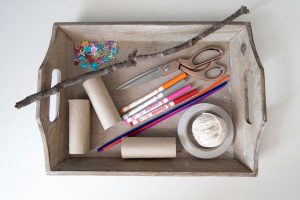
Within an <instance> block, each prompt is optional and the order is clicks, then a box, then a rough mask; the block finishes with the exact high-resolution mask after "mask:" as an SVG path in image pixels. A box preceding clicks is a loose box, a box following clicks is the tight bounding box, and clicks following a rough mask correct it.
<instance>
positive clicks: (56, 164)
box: [37, 22, 267, 176]
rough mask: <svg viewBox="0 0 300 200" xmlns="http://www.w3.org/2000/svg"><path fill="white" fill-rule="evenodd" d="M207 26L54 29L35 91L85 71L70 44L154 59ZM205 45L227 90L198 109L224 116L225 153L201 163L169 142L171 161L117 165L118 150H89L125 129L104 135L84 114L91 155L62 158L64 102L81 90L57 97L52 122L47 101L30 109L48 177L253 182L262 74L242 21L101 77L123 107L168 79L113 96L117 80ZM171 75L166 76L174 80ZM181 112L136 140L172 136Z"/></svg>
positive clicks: (262, 119)
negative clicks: (230, 138) (114, 46)
mask: <svg viewBox="0 0 300 200" xmlns="http://www.w3.org/2000/svg"><path fill="white" fill-rule="evenodd" d="M211 24H212V23H210V22H182V23H173V22H171V23H170V22H161V23H158V22H155V23H56V24H54V25H53V33H52V38H51V42H50V45H49V49H48V52H47V55H46V57H45V59H44V61H43V63H42V65H41V67H40V69H39V81H38V89H39V90H44V89H47V88H49V87H50V86H51V74H52V71H53V70H54V69H58V70H59V71H60V73H61V79H62V80H64V79H67V78H71V77H73V76H76V75H79V74H82V73H85V72H87V71H86V70H82V69H81V68H80V67H79V66H75V65H74V64H73V48H74V44H75V43H78V42H80V41H82V40H95V41H104V40H113V41H116V42H117V43H118V46H119V48H120V51H119V52H120V53H119V55H118V56H117V59H116V61H115V62H118V61H122V60H124V59H127V56H128V54H129V53H130V52H131V51H132V50H133V49H134V48H137V49H138V53H139V54H146V53H150V52H156V51H159V50H162V49H165V48H169V47H172V46H174V45H177V44H179V43H182V42H183V41H186V40H188V39H190V38H192V37H194V36H195V35H197V34H198V33H199V32H201V31H203V30H205V29H206V28H207V27H209V26H210V25H211ZM209 45H213V46H218V47H221V48H222V49H223V50H224V52H225V54H224V56H223V58H222V59H221V60H220V63H222V64H224V65H226V66H227V72H228V73H229V74H230V77H231V80H230V84H228V85H227V86H226V88H224V89H223V90H221V91H219V92H218V93H216V94H214V95H212V96H211V97H209V98H208V99H206V100H205V101H204V102H210V103H213V104H216V105H219V106H221V107H222V108H224V109H225V110H227V111H228V113H229V114H230V115H231V116H232V118H233V122H234V127H235V137H234V142H233V145H232V147H231V148H230V149H229V150H228V151H227V152H226V153H225V154H224V155H222V156H220V157H218V158H215V159H210V160H202V159H198V158H195V157H193V156H191V155H190V154H188V153H187V152H186V151H185V150H184V149H183V148H182V146H181V144H180V143H179V141H178V139H177V157H176V158H174V159H133V160H123V159H122V158H121V156H120V147H119V146H120V145H118V146H116V147H114V148H112V149H110V150H109V151H107V152H105V153H102V154H97V153H95V151H94V149H95V148H96V147H97V146H99V145H101V144H103V143H104V142H105V141H107V140H109V139H110V138H113V137H114V136H116V135H118V134H121V133H122V132H123V131H125V130H126V129H128V128H127V127H124V125H122V123H119V124H118V125H116V126H114V127H113V128H111V129H109V130H108V131H106V132H104V131H103V129H102V127H101V125H100V123H99V120H98V118H97V116H96V114H95V112H94V110H92V113H91V119H92V121H91V146H92V149H91V152H90V153H88V154H85V155H72V156H71V155H69V153H68V152H69V151H68V129H69V127H68V101H67V100H68V99H76V98H88V97H87V95H86V93H85V91H84V90H83V87H82V85H81V84H78V85H75V86H71V87H69V88H67V89H65V90H63V91H62V92H60V94H59V95H58V97H57V98H58V104H57V105H58V116H57V118H56V119H55V120H54V121H53V122H50V120H49V104H50V103H49V102H50V100H49V98H47V99H43V100H41V101H39V102H38V103H37V122H38V125H39V128H40V131H41V135H42V140H43V144H44V151H45V160H46V162H45V163H46V170H47V173H48V174H93V175H191V176H197V175H213V176H224V175H226V176H255V175H257V171H258V149H259V141H260V137H261V132H262V130H263V128H264V126H265V123H266V120H267V117H266V104H265V87H264V71H263V67H262V65H261V62H260V60H259V58H258V55H257V52H256V49H255V46H254V42H253V37H252V32H251V25H250V23H248V22H238V23H232V24H230V25H227V26H225V27H223V28H222V29H220V30H218V31H217V32H215V33H213V34H211V35H209V36H208V37H206V38H204V39H203V40H201V41H200V42H198V43H197V44H196V45H195V46H194V47H192V48H189V49H186V50H184V51H181V52H179V53H176V54H174V55H171V56H168V57H164V58H158V59H152V60H149V61H147V62H139V63H137V67H135V68H130V69H126V70H119V71H115V72H113V73H111V74H109V75H107V76H104V77H103V81H104V82H105V84H106V86H107V89H108V90H109V93H110V94H111V96H112V98H113V100H114V102H115V105H116V107H117V108H121V107H122V106H124V105H126V104H128V103H130V102H131V101H133V100H135V99H136V98H138V97H140V96H141V95H143V94H146V93H147V92H149V91H151V90H153V89H154V88H156V87H157V86H159V85H160V84H162V83H163V82H165V81H166V80H168V79H170V78H171V76H167V77H164V78H160V79H157V80H153V81H151V82H150V83H149V84H147V85H146V86H147V87H145V86H141V87H137V88H134V89H128V90H124V91H121V92H120V91H117V90H116V89H115V88H116V87H117V86H119V85H121V84H122V83H124V82H125V81H127V80H129V79H131V78H133V77H135V76H136V75H139V74H141V73H142V72H145V71H147V70H148V69H150V68H152V67H154V66H157V65H158V64H163V63H165V62H167V61H169V60H171V59H174V58H177V57H188V56H190V55H192V54H193V53H194V52H195V51H197V50H199V49H200V48H203V47H206V46H209ZM174 75H175V74H173V75H172V76H174ZM188 81H189V82H190V83H192V84H193V85H194V86H200V87H201V88H204V87H206V86H207V85H208V84H210V83H207V82H204V81H199V80H197V79H194V78H189V79H188ZM181 115H182V112H181V113H179V114H177V115H175V116H173V117H171V118H169V119H168V120H166V121H164V122H162V123H161V124H159V125H157V126H155V127H153V128H151V129H149V130H148V131H146V132H145V133H143V134H140V135H139V136H141V137H143V136H149V137H151V136H176V137H177V131H176V128H177V123H178V120H179V118H180V116H181Z"/></svg>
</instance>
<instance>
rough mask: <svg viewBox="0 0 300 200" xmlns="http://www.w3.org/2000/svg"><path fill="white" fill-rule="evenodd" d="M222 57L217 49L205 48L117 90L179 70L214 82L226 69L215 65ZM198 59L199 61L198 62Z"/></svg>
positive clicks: (140, 76)
mask: <svg viewBox="0 0 300 200" xmlns="http://www.w3.org/2000/svg"><path fill="white" fill-rule="evenodd" d="M209 52H210V53H213V55H210V56H208V58H202V59H203V60H202V61H201V56H202V57H203V56H204V57H205V54H206V55H207V53H209ZM222 56H223V51H222V49H220V48H217V47H207V48H204V49H201V50H200V51H198V52H196V53H195V54H194V55H192V56H191V57H190V58H188V59H175V60H172V61H170V62H169V63H166V64H164V65H160V66H158V67H155V68H153V69H151V70H149V71H147V72H145V73H143V74H141V75H139V76H137V77H135V78H133V79H131V80H130V81H128V82H126V83H124V84H123V85H121V86H119V87H118V88H117V89H118V90H120V89H127V88H130V87H133V86H137V85H140V84H143V83H146V82H149V81H151V80H153V79H156V78H159V77H162V76H166V75H169V74H171V73H173V72H175V71H177V70H181V71H183V72H185V73H187V74H189V75H191V76H193V77H195V78H198V79H202V80H206V81H210V80H215V79H217V78H219V77H220V76H222V75H223V74H224V73H225V70H226V67H225V66H223V65H220V64H218V63H216V62H217V61H218V60H219V59H220V58H221V57H222ZM199 57H200V61H199Z"/></svg>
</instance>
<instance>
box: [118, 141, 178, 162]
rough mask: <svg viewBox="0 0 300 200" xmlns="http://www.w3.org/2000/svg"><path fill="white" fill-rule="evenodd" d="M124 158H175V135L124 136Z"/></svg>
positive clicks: (122, 149) (122, 145)
mask: <svg viewBox="0 0 300 200" xmlns="http://www.w3.org/2000/svg"><path fill="white" fill-rule="evenodd" d="M121 154H122V158H174V157H176V138H175V137H124V138H122V143H121Z"/></svg>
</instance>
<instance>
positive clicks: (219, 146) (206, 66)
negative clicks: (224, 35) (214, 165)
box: [69, 41, 234, 159]
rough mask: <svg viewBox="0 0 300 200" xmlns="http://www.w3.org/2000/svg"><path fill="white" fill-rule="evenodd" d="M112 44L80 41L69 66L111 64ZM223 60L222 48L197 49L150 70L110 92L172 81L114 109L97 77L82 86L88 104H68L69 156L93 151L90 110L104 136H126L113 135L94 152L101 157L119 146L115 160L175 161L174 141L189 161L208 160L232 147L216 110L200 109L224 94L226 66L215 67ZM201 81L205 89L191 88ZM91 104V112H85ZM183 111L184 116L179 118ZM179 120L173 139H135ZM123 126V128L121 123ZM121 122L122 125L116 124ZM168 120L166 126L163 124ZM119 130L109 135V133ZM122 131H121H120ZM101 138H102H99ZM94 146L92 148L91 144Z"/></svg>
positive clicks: (227, 124) (226, 122)
mask: <svg viewBox="0 0 300 200" xmlns="http://www.w3.org/2000/svg"><path fill="white" fill-rule="evenodd" d="M118 51H119V49H118V47H117V43H116V42H114V41H107V42H104V44H103V45H102V44H101V43H100V42H95V41H83V42H81V43H80V46H79V47H75V50H74V53H75V55H74V63H75V65H78V64H80V66H81V68H84V69H86V68H87V66H88V64H89V65H90V67H91V69H92V70H96V69H98V67H101V65H103V64H105V63H107V62H110V61H112V60H113V59H115V58H116V56H117V54H118ZM222 57H223V51H222V49H221V48H218V47H214V46H209V47H206V48H203V49H199V50H198V51H196V52H195V53H194V54H193V55H192V56H190V57H189V58H188V59H186V58H177V59H174V60H172V61H170V62H168V63H162V65H160V66H157V67H154V68H152V69H151V70H149V71H146V72H144V73H142V74H140V75H138V76H136V77H135V78H133V79H131V80H128V82H126V83H124V84H123V85H121V86H119V87H118V88H115V91H117V92H126V90H128V89H129V88H132V87H138V86H141V85H142V86H143V87H147V85H149V84H145V83H147V82H150V81H152V80H153V79H160V78H162V77H166V76H167V75H169V76H170V77H171V78H170V79H169V80H167V81H166V82H165V83H163V84H162V85H160V86H158V87H157V88H147V89H151V90H152V91H151V92H148V93H145V94H141V96H140V97H139V98H137V99H135V100H134V101H132V102H131V103H130V104H128V105H125V106H123V107H121V108H120V109H117V107H116V106H115V104H114V100H113V98H112V96H111V95H110V93H109V91H108V90H107V88H106V86H105V83H104V82H103V80H102V79H101V78H100V77H94V78H91V79H88V80H86V81H85V82H84V83H83V88H84V90H85V92H86V94H87V97H88V99H69V153H70V154H86V153H90V152H91V151H93V149H92V148H91V146H90V144H91V143H92V142H91V141H90V140H91V136H90V130H91V121H90V116H91V112H92V111H93V110H94V111H95V113H96V115H97V117H98V119H99V122H100V124H101V126H102V128H103V130H104V132H103V133H102V134H109V133H106V132H105V130H109V129H111V128H112V129H113V130H116V131H118V130H126V131H123V132H117V133H115V135H116V137H114V138H110V139H108V140H105V141H99V144H102V145H101V146H100V147H98V148H97V152H99V154H105V153H106V152H107V151H109V149H110V148H112V147H114V146H116V145H118V144H119V143H121V149H120V155H121V156H122V158H124V159H134V158H145V159H146V158H174V157H176V153H177V152H176V151H177V150H176V149H178V148H176V140H179V141H180V144H181V145H182V147H183V148H184V149H185V150H186V151H187V152H188V153H190V154H191V155H193V156H195V157H198V158H202V159H209V158H214V157H217V156H220V155H222V154H223V153H224V152H226V151H227V150H228V149H229V148H230V145H231V143H232V141H233V135H234V130H233V124H232V120H231V117H230V115H229V114H227V112H226V111H225V110H224V109H222V108H221V107H219V106H218V105H214V104H209V103H201V101H203V100H204V99H206V98H208V97H209V96H211V95H214V94H215V93H217V92H218V91H219V90H222V89H224V87H226V85H227V84H228V81H229V76H228V75H227V74H226V66H225V65H223V64H220V63H219V62H220V59H221V58H222ZM200 80H201V81H202V82H203V83H204V84H203V85H205V87H201V86H200V87H198V86H196V87H195V86H194V85H195V84H194V83H195V82H199V81H200ZM90 103H91V105H92V107H90ZM182 111H185V112H184V113H183V114H182V113H181V112H182ZM176 115H179V116H180V115H182V116H181V118H180V119H179V121H178V127H177V133H178V134H177V135H173V137H169V136H164V134H163V133H162V134H161V135H160V136H159V137H157V136H155V137H153V136H151V133H147V134H144V135H143V137H138V134H139V133H142V132H145V131H146V130H147V129H150V128H151V127H153V126H155V125H157V124H159V123H161V122H163V121H165V120H167V119H169V118H171V117H174V118H176ZM121 121H123V122H121ZM119 122H121V123H119ZM168 122H169V121H168V120H167V121H166V122H165V123H168ZM116 126H118V127H123V129H121V128H119V129H114V127H116ZM124 127H125V128H124ZM101 138H106V137H101ZM93 143H95V142H93Z"/></svg>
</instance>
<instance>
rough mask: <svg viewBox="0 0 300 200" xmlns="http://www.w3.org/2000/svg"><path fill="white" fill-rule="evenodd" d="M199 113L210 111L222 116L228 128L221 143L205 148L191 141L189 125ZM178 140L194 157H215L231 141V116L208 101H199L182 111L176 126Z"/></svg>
mask: <svg viewBox="0 0 300 200" xmlns="http://www.w3.org/2000/svg"><path fill="white" fill-rule="evenodd" d="M201 113H212V114H214V115H216V116H218V117H220V118H222V119H223V120H224V121H225V123H226V125H227V128H228V132H227V136H226V138H225V140H224V142H223V143H222V144H220V145H219V146H217V147H212V148H205V147H201V146H200V145H197V144H195V143H197V142H193V141H192V139H191V137H190V135H191V130H190V128H189V127H190V126H191V124H192V122H193V119H195V118H196V117H197V116H199V115H201ZM177 132H178V137H179V141H180V143H181V144H182V146H183V147H184V149H185V150H186V151H187V152H189V153H190V154H192V155H193V156H195V157H198V158H203V159H209V158H215V157H218V156H220V155H222V154H223V153H224V152H226V150H227V149H228V148H229V147H230V145H231V143H232V141H233V135H234V128H233V123H232V120H231V117H230V116H229V115H228V113H227V112H226V111H225V110H223V109H222V108H221V107H219V106H216V105H213V104H209V103H201V104H197V105H194V106H192V107H191V108H189V109H188V110H187V111H185V112H184V114H183V115H182V117H181V118H180V121H179V124H178V127H177Z"/></svg>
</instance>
